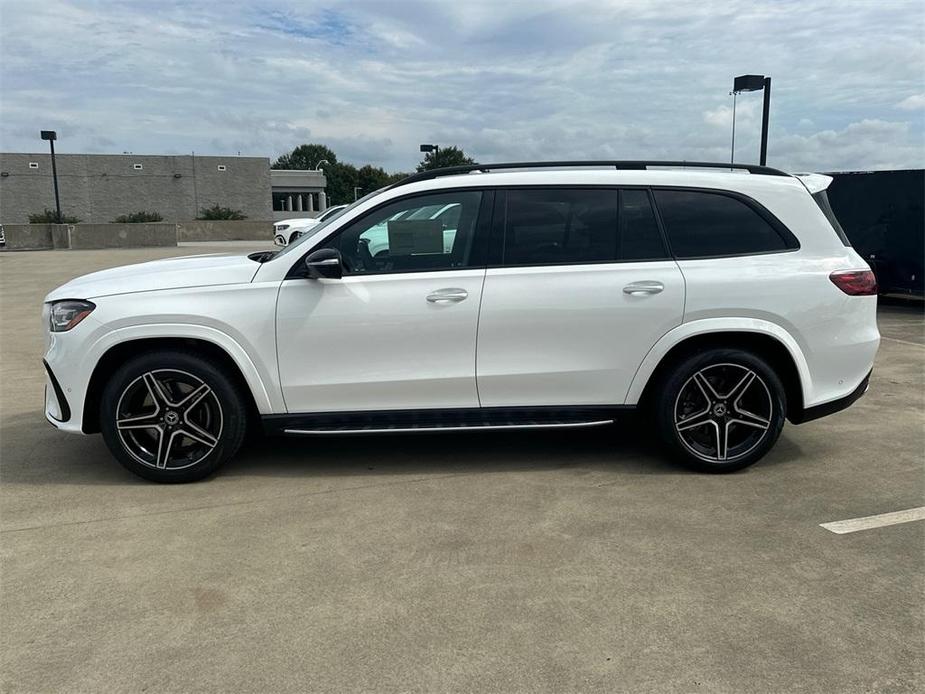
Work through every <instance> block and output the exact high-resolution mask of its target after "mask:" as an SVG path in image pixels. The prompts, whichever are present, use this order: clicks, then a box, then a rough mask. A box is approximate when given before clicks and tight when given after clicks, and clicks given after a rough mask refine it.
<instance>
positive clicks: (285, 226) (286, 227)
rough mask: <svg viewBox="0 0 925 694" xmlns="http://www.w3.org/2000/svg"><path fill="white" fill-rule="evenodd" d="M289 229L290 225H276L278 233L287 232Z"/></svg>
mask: <svg viewBox="0 0 925 694" xmlns="http://www.w3.org/2000/svg"><path fill="white" fill-rule="evenodd" d="M288 228H289V225H288V224H277V225H276V230H277V231H286V229H288Z"/></svg>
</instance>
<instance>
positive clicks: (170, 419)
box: [164, 412, 180, 426]
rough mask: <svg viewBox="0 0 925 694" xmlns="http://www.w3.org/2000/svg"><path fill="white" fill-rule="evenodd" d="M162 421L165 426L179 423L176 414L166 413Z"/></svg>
mask: <svg viewBox="0 0 925 694" xmlns="http://www.w3.org/2000/svg"><path fill="white" fill-rule="evenodd" d="M164 421H165V422H167V424H169V425H170V426H173V425H174V424H176V423H178V422H179V421H180V415H178V414H177V413H176V412H168V413H167V414H165V415H164Z"/></svg>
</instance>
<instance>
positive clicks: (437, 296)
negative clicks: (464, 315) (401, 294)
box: [427, 287, 469, 304]
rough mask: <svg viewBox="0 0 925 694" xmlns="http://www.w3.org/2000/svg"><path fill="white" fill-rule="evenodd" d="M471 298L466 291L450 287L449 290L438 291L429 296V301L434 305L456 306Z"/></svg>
mask: <svg viewBox="0 0 925 694" xmlns="http://www.w3.org/2000/svg"><path fill="white" fill-rule="evenodd" d="M468 296H469V292H467V291H466V290H465V289H458V288H456V287H448V288H447V289H437V290H436V291H433V292H431V293H430V294H428V295H427V300H428V301H429V302H430V303H432V304H442V303H450V304H455V303H459V302H460V301H463V300H464V299H466V298H467V297H468Z"/></svg>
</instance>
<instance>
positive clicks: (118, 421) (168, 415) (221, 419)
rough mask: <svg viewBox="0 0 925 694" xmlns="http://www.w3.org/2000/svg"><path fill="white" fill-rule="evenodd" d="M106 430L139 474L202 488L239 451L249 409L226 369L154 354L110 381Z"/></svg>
mask: <svg viewBox="0 0 925 694" xmlns="http://www.w3.org/2000/svg"><path fill="white" fill-rule="evenodd" d="M100 430H101V431H102V434H103V439H104V440H105V441H106V445H107V446H108V447H109V450H110V451H112V454H113V455H114V456H115V457H116V459H117V460H118V461H119V462H120V463H122V465H123V466H124V467H125V468H127V469H128V470H131V471H132V472H134V473H135V474H136V475H138V476H140V477H144V478H145V479H147V480H151V481H153V482H164V483H178V482H195V481H197V480H201V479H202V478H204V477H207V476H208V475H210V474H212V473H213V472H215V470H217V469H218V468H219V467H220V466H221V465H222V464H224V463H225V462H226V461H227V460H229V459H230V458H231V457H232V456H234V454H235V453H237V451H238V448H240V446H241V442H242V441H243V440H244V435H245V432H246V430H247V408H246V406H245V404H244V399H243V397H242V396H241V393H240V392H239V390H238V387H237V386H236V385H235V382H234V381H233V380H232V379H231V378H230V377H229V375H228V374H227V373H225V371H224V370H223V369H222V368H221V367H220V366H216V365H215V364H214V363H212V362H210V361H209V360H207V359H205V358H203V357H201V356H199V355H198V354H195V353H193V352H185V351H179V350H176V351H175V350H159V351H152V352H146V353H144V354H140V355H139V356H137V357H134V358H132V359H130V360H129V361H127V362H125V363H124V364H123V365H122V366H120V367H119V368H118V369H116V371H115V373H114V374H113V375H112V377H111V378H110V379H109V382H108V383H107V384H106V386H105V387H104V389H103V394H102V398H101V401H100ZM162 444H163V445H162ZM164 446H166V449H165V448H164Z"/></svg>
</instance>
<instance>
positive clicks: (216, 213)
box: [196, 204, 247, 219]
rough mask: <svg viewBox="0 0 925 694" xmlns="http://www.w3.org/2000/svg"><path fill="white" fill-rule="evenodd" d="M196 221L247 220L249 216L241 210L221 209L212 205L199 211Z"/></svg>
mask: <svg viewBox="0 0 925 694" xmlns="http://www.w3.org/2000/svg"><path fill="white" fill-rule="evenodd" d="M196 219H247V215H246V214H244V213H243V212H242V211H241V210H233V209H231V208H230V207H221V206H219V205H217V204H216V205H212V207H203V208H202V209H201V210H199V216H198V217H197V218H196Z"/></svg>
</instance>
